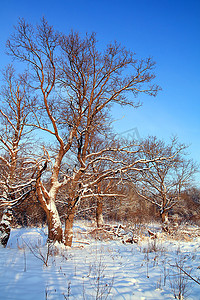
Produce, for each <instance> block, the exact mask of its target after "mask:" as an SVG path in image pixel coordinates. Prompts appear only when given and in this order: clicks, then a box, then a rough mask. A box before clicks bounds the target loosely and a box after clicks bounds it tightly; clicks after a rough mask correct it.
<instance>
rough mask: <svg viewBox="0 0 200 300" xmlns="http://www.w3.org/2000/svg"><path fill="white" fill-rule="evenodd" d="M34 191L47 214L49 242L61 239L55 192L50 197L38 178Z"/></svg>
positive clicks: (60, 240) (61, 233) (61, 232)
mask: <svg viewBox="0 0 200 300" xmlns="http://www.w3.org/2000/svg"><path fill="white" fill-rule="evenodd" d="M36 192H37V196H38V200H39V202H40V204H41V207H42V208H43V210H44V212H45V213H46V216H47V224H48V240H49V241H50V242H56V241H57V242H59V243H61V242H62V241H63V231H62V223H61V221H60V217H59V213H58V210H57V207H56V204H55V200H56V193H54V194H53V193H52V195H51V197H50V196H49V193H48V192H47V191H46V189H45V188H44V187H43V186H42V183H41V182H40V180H39V179H38V180H37V182H36Z"/></svg>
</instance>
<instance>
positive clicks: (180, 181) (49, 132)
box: [0, 18, 198, 246]
mask: <svg viewBox="0 0 200 300" xmlns="http://www.w3.org/2000/svg"><path fill="white" fill-rule="evenodd" d="M6 49H7V54H8V55H9V56H10V57H11V58H12V60H14V62H16V67H15V68H14V66H13V65H9V66H8V67H7V68H6V69H5V70H4V71H3V80H2V84H1V92H0V97H1V104H0V124H1V133H0V168H1V174H0V192H1V203H0V205H1V207H2V208H4V213H3V217H2V222H1V226H0V232H1V233H2V234H1V241H3V243H4V242H5V243H6V242H7V239H8V237H9V228H8V227H9V226H8V224H9V223H10V220H11V216H12V215H13V211H14V210H16V209H19V210H20V207H23V205H24V203H27V201H31V200H30V199H34V201H35V202H37V203H39V205H40V209H39V211H40V214H43V215H44V216H45V218H46V220H47V224H48V239H49V241H53V242H55V241H58V242H62V243H64V244H65V245H66V246H71V244H72V238H73V221H74V217H75V214H76V212H77V208H78V207H80V206H81V205H82V204H83V205H84V203H86V202H87V203H90V206H91V207H92V206H94V203H95V209H96V220H97V225H98V226H102V225H103V203H104V201H105V199H106V201H108V202H112V203H113V205H115V204H114V203H115V202H116V201H118V199H126V202H128V201H129V199H128V197H127V191H128V190H129V189H130V188H131V189H132V190H133V191H134V193H135V194H136V195H138V197H140V199H141V201H145V202H146V201H147V202H149V203H151V204H152V205H154V206H156V207H157V209H158V210H159V213H160V217H161V220H162V222H163V224H167V223H168V220H167V218H168V213H169V211H170V210H171V209H172V207H173V206H175V205H176V204H177V203H178V202H179V200H180V196H181V192H182V190H183V189H184V188H185V187H186V186H188V184H189V182H190V181H191V179H192V176H193V175H194V174H195V173H196V172H197V170H198V166H197V164H195V163H194V162H193V161H192V160H191V159H188V158H187V155H186V153H185V151H186V148H187V147H186V146H185V145H184V144H180V143H179V142H178V140H177V138H172V139H171V142H170V143H168V144H166V143H165V142H164V141H161V140H159V139H157V138H156V137H148V138H146V139H144V140H141V141H140V142H139V143H136V142H135V141H127V140H125V139H120V138H119V136H117V135H116V134H114V132H113V129H112V121H111V120H112V118H111V116H110V109H111V107H112V105H113V104H118V105H120V106H129V107H132V108H135V107H137V106H139V105H140V103H139V102H138V101H137V97H138V96H139V95H140V94H147V95H149V96H153V97H155V96H156V95H157V93H158V92H159V90H160V89H161V88H160V87H159V86H158V85H157V84H156V83H155V79H156V76H155V73H154V71H155V62H154V61H153V60H152V58H144V59H139V58H137V57H136V54H135V53H133V52H131V51H130V50H127V49H126V48H125V47H122V46H121V45H120V44H118V43H117V42H114V43H111V44H108V45H107V46H106V47H105V49H104V50H99V48H98V42H97V39H96V35H95V34H94V33H92V34H86V35H85V36H83V37H82V36H81V35H79V34H78V33H76V32H71V33H69V34H64V33H61V32H58V31H56V30H55V29H54V28H53V27H52V26H50V25H49V24H48V22H47V21H46V20H45V19H44V18H43V19H42V20H41V22H40V23H39V24H38V25H37V26H33V25H31V24H29V23H28V22H26V21H25V20H24V19H20V20H19V22H18V24H17V26H16V27H15V29H14V32H13V34H12V35H11V36H10V38H9V39H8V41H7V45H6ZM17 69H20V70H23V71H22V72H21V73H19V72H17V71H16V70H17ZM120 201H121V200H120ZM122 202H123V201H122ZM58 207H62V209H61V211H59V210H58ZM62 212H64V215H62ZM63 222H64V225H65V226H64V229H63V226H62V223H63ZM6 231H7V232H8V233H6Z"/></svg>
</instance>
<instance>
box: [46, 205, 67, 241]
mask: <svg viewBox="0 0 200 300" xmlns="http://www.w3.org/2000/svg"><path fill="white" fill-rule="evenodd" d="M45 211H46V215H47V223H48V241H49V242H59V243H61V242H62V241H63V235H62V224H61V221H60V217H59V214H58V211H57V208H56V205H55V202H54V201H51V203H50V204H49V205H47V207H46V208H45Z"/></svg>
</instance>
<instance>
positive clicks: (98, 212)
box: [96, 198, 104, 228]
mask: <svg viewBox="0 0 200 300" xmlns="http://www.w3.org/2000/svg"><path fill="white" fill-rule="evenodd" d="M96 222H97V227H98V228H99V227H102V226H103V224H104V220H103V201H102V199H101V198H100V199H98V200H97V209H96Z"/></svg>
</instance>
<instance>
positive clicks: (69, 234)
mask: <svg viewBox="0 0 200 300" xmlns="http://www.w3.org/2000/svg"><path fill="white" fill-rule="evenodd" d="M74 204H75V203H74V201H73V202H72V203H71V209H69V211H68V213H67V216H66V219H65V232H64V244H65V246H69V247H71V246H72V239H73V222H74V216H75V210H76V208H75V206H74Z"/></svg>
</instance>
